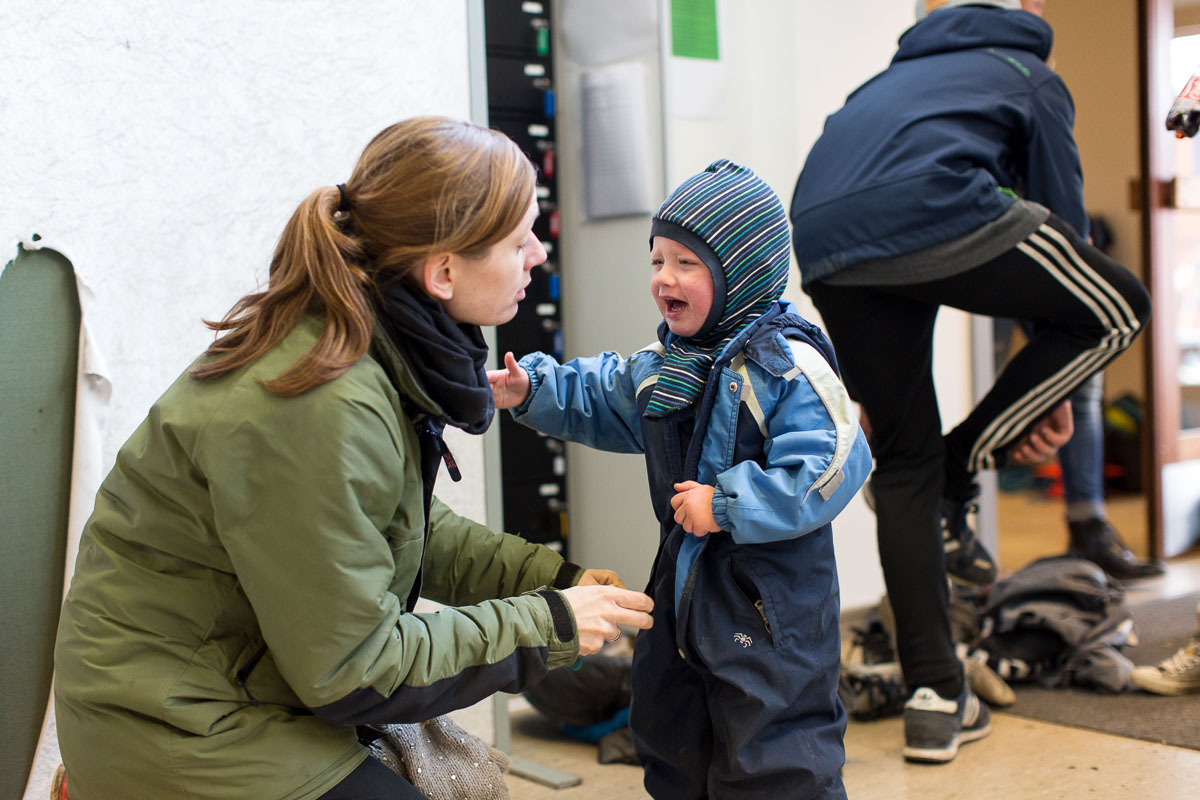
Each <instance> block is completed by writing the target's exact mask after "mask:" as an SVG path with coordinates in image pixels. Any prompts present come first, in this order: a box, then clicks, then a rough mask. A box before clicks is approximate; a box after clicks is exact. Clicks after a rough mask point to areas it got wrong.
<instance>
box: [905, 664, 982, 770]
mask: <svg viewBox="0 0 1200 800" xmlns="http://www.w3.org/2000/svg"><path fill="white" fill-rule="evenodd" d="M991 732H992V714H991V712H990V711H988V707H987V706H986V705H984V704H983V703H981V702H979V698H978V697H976V696H975V693H974V692H972V691H971V689H970V687H969V686H967V684H966V681H965V680H964V681H963V690H962V694H960V695H959V696H958V697H957V699H954V700H947V699H945V698H944V697H942V696H941V695H939V694H938V693H937V692H935V691H934V690H933V689H930V688H929V687H928V686H922V687H921V688H920V689H917V690H916V691H915V692H913V696H912V697H911V698H910V699H909V701H908V702H907V703H905V704H904V758H905V760H907V761H921V762H926V763H932V764H945V763H946V762H948V761H953V760H954V757H955V756H956V755H958V746H959V745H960V744H966V743H967V742H973V741H975V740H976V739H982V738H983V737H985V736H987V735H988V734H989V733H991Z"/></svg>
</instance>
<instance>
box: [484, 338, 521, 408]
mask: <svg viewBox="0 0 1200 800" xmlns="http://www.w3.org/2000/svg"><path fill="white" fill-rule="evenodd" d="M487 379H488V383H489V384H491V387H492V397H494V398H495V400H496V408H516V407H517V406H519V405H521V403H524V402H525V401H526V400H527V399H529V373H528V372H526V371H525V370H524V369H522V368H521V366H520V365H519V364H517V359H515V358H513V354H512V351H509V352H507V353H505V354H504V369H489V370H488V371H487Z"/></svg>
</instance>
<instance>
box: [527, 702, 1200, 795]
mask: <svg viewBox="0 0 1200 800" xmlns="http://www.w3.org/2000/svg"><path fill="white" fill-rule="evenodd" d="M1164 701H1165V702H1169V701H1166V700H1164ZM513 722H514V724H513V729H514V730H513V744H514V752H516V753H518V754H521V755H524V756H526V757H527V758H532V759H535V760H537V761H538V762H540V763H542V764H545V765H548V766H552V767H556V768H557V769H560V770H565V771H567V772H571V773H574V774H576V775H579V776H581V777H582V778H583V783H582V784H580V785H579V786H575V787H572V788H568V789H561V790H554V789H549V788H546V787H544V786H541V785H538V784H536V783H532V782H530V781H527V780H523V779H521V778H517V777H515V776H511V775H510V776H509V778H508V785H509V789H510V791H511V793H512V797H513V800H633V798H645V797H648V795H647V794H646V793H645V791H644V790H643V789H642V785H641V771H640V770H639V769H637V768H636V767H631V766H624V765H602V764H598V763H597V762H596V748H595V746H593V745H587V744H582V743H578V742H573V741H569V740H565V739H562V738H561V737H556V738H543V737H546V736H551V737H553V736H554V731H553V729H551V728H548V727H546V726H545V725H544V724H542V723H541V720H540V719H537V718H536V712H534V711H532V710H526V711H518V712H514V714H513ZM903 736H904V732H903V721H902V720H901V719H900V718H898V717H893V718H891V719H886V720H880V721H878V722H866V723H859V722H851V724H850V727H849V728H848V730H847V732H846V756H847V761H846V769H845V772H844V779H845V782H846V788H847V792H848V794H849V796H850V797H851V798H883V799H885V800H909V799H910V798H912V799H913V800H916V798H922V799H924V798H939V799H941V800H953V799H954V798H963V799H964V800H965V799H966V798H969V799H970V800H992V799H993V798H995V800H1027V799H1029V798H1084V797H1086V798H1092V799H1094V800H1110V799H1111V800H1118V799H1119V800H1173V799H1174V798H1181V800H1184V799H1186V800H1191V798H1194V797H1195V792H1196V787H1198V786H1200V751H1196V750H1185V749H1182V748H1177V747H1166V746H1163V745H1156V744H1151V743H1149V742H1143V741H1139V740H1136V739H1124V738H1121V737H1117V736H1109V735H1107V734H1102V733H1095V732H1092V731H1085V730H1081V729H1076V728H1068V727H1064V726H1060V725H1050V724H1047V723H1044V722H1036V721H1034V720H1029V719H1024V718H1022V717H1015V716H1009V715H1007V714H996V715H995V716H994V717H993V730H992V735H991V736H989V737H988V738H986V739H983V740H981V741H978V742H974V743H972V744H969V745H966V746H965V747H964V748H963V749H962V751H961V752H960V753H959V756H958V758H957V759H956V760H955V761H953V762H952V763H950V764H947V765H944V766H927V765H917V764H908V763H905V761H904V760H903V759H902V758H901V756H900V747H901V745H902V743H903ZM780 800H786V798H782V797H781V798H780Z"/></svg>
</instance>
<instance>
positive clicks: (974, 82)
mask: <svg viewBox="0 0 1200 800" xmlns="http://www.w3.org/2000/svg"><path fill="white" fill-rule="evenodd" d="M1052 43H1053V31H1052V30H1051V29H1050V26H1049V25H1048V24H1046V22H1045V21H1044V20H1042V19H1041V18H1040V17H1037V16H1035V15H1033V14H1030V13H1027V12H1025V11H1013V10H1003V9H998V8H985V7H971V6H965V7H961V8H948V9H942V10H939V11H935V12H934V13H932V14H930V15H929V16H928V17H926V18H925V19H923V20H921V21H920V22H918V23H917V24H916V25H914V26H913V27H912V28H909V29H908V30H907V31H906V32H905V33H904V35H903V36H901V37H900V47H899V50H898V51H897V52H896V55H895V57H894V58H893V59H892V63H891V65H890V66H888V68H887V69H886V70H884V71H883V72H881V73H880V74H879V75H876V76H875V77H874V78H872V79H871V80H869V81H867V82H866V83H865V84H863V85H862V86H860V87H859V88H858V89H856V90H855V91H854V92H853V93H852V94H851V95H850V97H849V98H847V100H846V104H845V106H844V107H843V108H842V109H841V110H839V111H838V112H836V113H834V114H833V115H831V116H830V117H829V118H828V119H827V120H826V122H825V130H824V132H823V133H822V134H821V136H820V138H819V139H818V140H817V142H816V144H815V145H813V148H812V150H811V152H810V153H809V156H808V160H807V163H806V164H805V166H804V170H803V171H802V172H801V174H800V178H799V180H798V181H797V182H796V191H795V194H794V195H793V197H792V208H791V218H792V237H793V244H794V246H795V250H796V257H797V260H798V263H799V267H800V274H801V277H802V279H803V282H804V284H805V285H807V284H809V283H811V282H813V281H816V280H820V279H821V278H823V277H826V276H828V275H830V274H832V273H834V272H837V271H838V270H840V269H843V268H845V267H847V266H850V265H852V264H856V263H858V262H861V261H867V260H872V259H878V258H889V257H893V256H898V255H904V254H906V253H913V252H916V251H918V250H923V249H925V248H927V247H932V246H934V245H937V244H941V243H943V242H947V241H950V240H952V239H955V238H957V237H959V236H963V235H965V234H967V233H970V232H971V231H973V230H976V229H978V228H979V227H981V226H982V225H984V224H985V223H988V222H990V221H992V220H994V219H996V218H997V217H999V216H1000V215H1001V214H1003V213H1004V212H1005V211H1006V210H1007V209H1008V208H1009V206H1010V205H1011V204H1012V202H1013V200H1012V198H1011V197H1010V196H1008V195H1006V194H1004V193H1002V192H1000V191H999V187H1005V188H1008V189H1012V190H1015V191H1017V192H1019V193H1020V194H1021V195H1022V196H1024V197H1025V198H1027V199H1029V200H1032V201H1035V202H1038V203H1041V204H1042V205H1044V206H1046V207H1047V208H1049V209H1050V210H1051V211H1052V212H1054V213H1055V214H1057V215H1058V216H1059V217H1061V218H1062V219H1064V220H1066V222H1067V223H1068V224H1070V225H1071V226H1072V227H1073V228H1075V229H1076V230H1077V231H1079V233H1080V235H1082V236H1086V235H1087V215H1086V213H1085V212H1084V207H1083V174H1082V171H1081V169H1080V166H1079V152H1078V150H1077V149H1076V147H1075V139H1074V134H1073V132H1072V128H1073V125H1074V119H1075V106H1074V103H1073V102H1072V101H1071V95H1070V93H1068V91H1067V88H1066V86H1065V85H1064V84H1063V82H1062V80H1061V79H1060V78H1059V77H1058V76H1057V75H1056V74H1055V73H1054V72H1053V71H1052V70H1051V69H1050V68H1049V67H1047V66H1046V63H1045V59H1046V57H1047V56H1048V55H1049V53H1050V47H1051V45H1052Z"/></svg>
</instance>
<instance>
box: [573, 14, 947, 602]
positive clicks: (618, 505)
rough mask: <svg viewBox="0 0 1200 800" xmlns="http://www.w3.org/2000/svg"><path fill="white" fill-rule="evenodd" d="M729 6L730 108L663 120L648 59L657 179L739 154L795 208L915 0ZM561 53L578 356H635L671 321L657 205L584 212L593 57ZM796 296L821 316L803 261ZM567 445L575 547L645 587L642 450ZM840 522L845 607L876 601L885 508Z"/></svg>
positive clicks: (663, 187)
mask: <svg viewBox="0 0 1200 800" xmlns="http://www.w3.org/2000/svg"><path fill="white" fill-rule="evenodd" d="M719 5H720V7H721V8H722V13H721V31H720V33H721V41H720V47H721V54H722V69H723V71H724V73H725V74H724V79H725V82H726V86H727V91H725V92H723V93H718V97H717V102H718V103H719V104H720V105H721V108H722V110H721V112H720V114H719V115H718V116H717V118H713V119H697V118H694V116H691V115H689V116H680V115H677V114H672V113H670V112H669V111H668V112H667V113H665V114H664V115H663V119H662V121H661V123H660V122H659V120H658V119H657V117H658V116H659V113H660V109H662V108H663V106H664V105H665V106H666V108H668V109H670V108H672V107H673V105H672V102H671V98H670V97H668V98H667V99H666V102H665V104H664V103H663V102H662V98H661V96H660V94H659V91H660V86H659V83H658V80H657V78H658V77H660V76H661V71H660V69H659V65H658V63H657V57H656V56H653V55H648V56H645V57H643V58H641V59H640V61H641V63H642V64H643V65H644V66H645V67H646V69H647V71H648V75H649V77H648V85H647V91H648V96H649V99H648V103H649V105H650V107H651V116H652V122H651V125H650V126H649V127H650V129H649V130H648V131H647V132H646V135H647V137H649V139H650V142H651V152H652V154H654V158H653V159H652V166H651V175H650V177H649V179H650V181H651V185H652V186H653V197H654V201H655V204H657V203H658V202H660V201H661V200H662V198H663V197H664V196H665V193H666V191H667V189H668V188H669V187H673V186H674V185H675V184H677V183H678V182H679V181H681V180H682V179H683V178H685V177H687V176H688V175H690V174H693V173H695V172H698V171H700V170H701V169H703V168H704V167H705V166H706V165H708V164H709V163H710V162H711V161H712V160H713V159H715V158H719V157H727V158H731V159H733V160H734V161H738V162H740V163H743V164H746V165H748V166H750V167H752V168H753V169H754V170H755V171H756V172H757V173H758V174H759V175H760V176H762V178H763V179H764V180H765V181H766V182H767V183H768V184H769V185H770V186H771V187H772V188H773V189H775V191H776V193H778V194H779V196H780V199H781V200H782V201H783V203H784V206H785V207H786V206H788V205H789V204H790V200H791V194H792V187H793V185H794V183H795V180H796V176H797V175H798V174H799V172H800V169H801V167H802V166H803V163H804V159H805V157H806V156H807V154H808V149H809V148H810V147H811V145H812V143H813V142H814V141H815V140H816V138H817V136H819V135H820V132H821V129H822V127H823V125H824V121H825V117H826V116H827V115H828V114H829V113H831V112H833V111H835V110H836V109H837V108H839V107H840V106H841V104H842V103H843V102H844V100H845V97H846V95H847V94H849V92H850V91H851V90H853V89H854V88H855V87H856V86H857V85H858V84H860V83H862V82H863V81H864V80H866V79H867V78H869V77H871V76H872V75H874V74H875V73H876V72H878V71H880V70H882V69H883V68H884V67H886V66H887V64H888V62H889V61H890V59H891V56H892V54H893V52H894V51H895V46H896V40H897V39H898V38H899V35H900V34H901V33H902V32H903V31H904V30H905V29H906V28H907V27H908V26H909V25H910V24H911V23H912V21H913V5H912V3H910V2H908V1H907V0H856V2H854V3H818V2H803V3H797V2H794V0H759V2H755V3H752V4H751V3H740V2H738V3H731V2H730V0H723V1H722V2H721V3H720V4H719ZM559 55H560V58H559V62H558V67H557V68H558V75H557V80H558V86H559V98H560V101H559V108H560V118H559V134H560V148H562V151H563V152H562V153H561V158H560V164H561V172H560V183H559V188H560V204H561V207H562V210H563V216H564V226H563V237H562V239H563V243H564V260H563V267H564V269H563V286H564V314H563V316H564V322H565V334H566V348H567V355H568V357H570V356H574V355H588V354H592V353H595V352H599V351H600V350H605V349H609V350H616V351H618V352H620V353H622V354H625V355H628V354H629V353H631V352H633V351H634V350H636V349H638V348H640V347H642V346H644V345H646V344H648V343H649V342H650V341H652V340H653V338H654V331H655V327H656V325H657V323H658V321H659V320H658V316H657V313H656V311H655V309H654V306H653V304H652V302H651V300H650V298H649V296H648V292H649V284H648V281H649V266H648V264H649V261H648V253H649V248H648V244H647V237H648V233H649V216H648V215H646V216H636V217H630V218H624V219H619V220H605V221H599V222H588V221H586V220H584V219H583V200H582V183H581V181H582V175H581V174H580V167H579V164H580V160H581V158H580V156H581V143H580V131H579V110H578V104H577V94H578V78H579V73H580V71H581V69H583V67H581V66H580V64H579V63H578V62H577V61H576V60H575V59H574V58H573V57H572V54H571V53H569V52H567V53H562V52H560V54H559ZM667 91H668V92H670V89H668V90H667ZM692 113H694V110H693V112H692ZM660 124H661V125H662V128H663V131H662V132H660V130H659V126H660ZM661 136H665V148H664V147H663V140H662V139H661V138H659V137H661ZM660 150H665V156H663V155H661V154H660ZM664 160H665V161H666V162H667V163H666V164H665V166H664V164H663V161H664ZM664 172H665V173H666V175H667V179H666V181H665V182H664V180H663V174H664ZM786 296H787V297H788V299H790V300H792V301H793V302H796V303H797V304H798V305H799V306H800V307H801V311H802V313H804V314H805V315H806V316H809V317H810V318H811V319H813V320H814V321H816V322H819V321H820V318H819V315H817V314H816V311H815V310H814V309H813V308H812V305H811V303H809V302H808V298H807V296H806V295H804V294H803V293H802V292H801V291H800V288H799V279H798V276H797V274H796V272H795V269H794V267H793V272H792V279H791V282H790V285H789V288H788V292H787V295H786ZM968 329H969V323H968V320H967V317H966V316H965V315H963V314H959V313H958V312H953V311H950V312H944V313H943V315H942V319H941V321H940V322H939V324H938V329H937V334H936V354H935V372H936V374H937V380H938V385H939V391H940V393H941V401H942V409H943V414H944V417H945V419H946V420H947V424H948V426H949V425H951V424H953V423H955V422H957V421H958V419H960V418H961V417H962V416H963V415H964V414H965V413H966V410H967V408H968V404H969V398H970V370H969V368H968V364H969V337H968ZM568 456H569V465H570V466H569V470H568V473H569V480H570V483H569V492H570V502H571V525H572V534H571V537H572V538H571V548H572V550H571V552H572V555H573V557H574V558H575V559H576V560H578V561H579V562H581V563H583V564H585V565H587V566H606V567H612V568H615V569H617V570H618V571H619V572H620V573H621V574H622V576H624V577H625V578H626V582H627V583H628V584H629V585H631V586H641V585H644V582H645V580H646V577H647V575H648V573H649V568H650V563H651V561H652V559H653V556H654V550H655V547H656V545H657V525H656V524H655V522H654V519H653V515H652V514H651V512H650V505H649V497H648V492H647V490H646V479H645V474H644V467H643V465H642V463H641V461H640V459H638V458H636V457H632V456H620V455H611V454H605V453H597V452H595V451H591V450H587V449H586V448H582V447H572V448H571V449H570V450H569V451H568ZM834 530H835V536H836V541H837V551H838V569H839V575H840V578H841V585H842V604H843V606H844V607H846V608H853V607H856V606H864V605H868V604H871V603H874V602H876V601H877V600H878V599H879V597H880V595H881V594H882V593H883V591H884V589H883V577H882V573H881V572H880V569H879V560H878V556H877V554H876V547H875V521H874V517H873V516H872V514H871V512H870V511H869V510H868V509H867V508H866V506H865V504H864V503H863V501H862V499H861V497H859V498H856V499H855V500H854V501H853V502H852V503H851V505H850V507H848V508H847V510H846V511H845V512H844V513H843V514H842V515H841V516H840V517H839V518H838V520H837V521H836V522H835V523H834Z"/></svg>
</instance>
